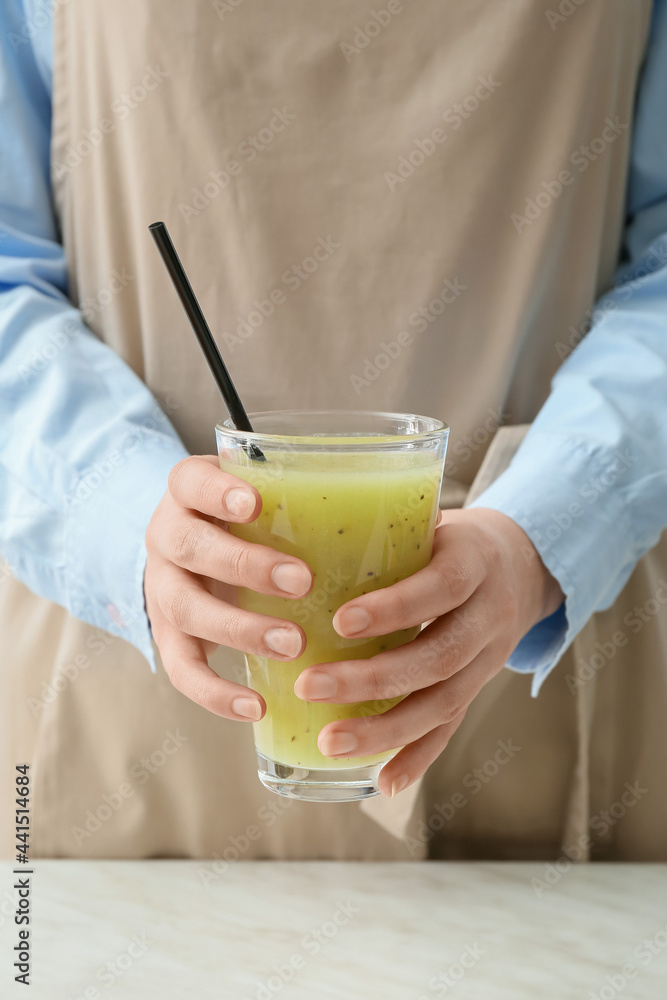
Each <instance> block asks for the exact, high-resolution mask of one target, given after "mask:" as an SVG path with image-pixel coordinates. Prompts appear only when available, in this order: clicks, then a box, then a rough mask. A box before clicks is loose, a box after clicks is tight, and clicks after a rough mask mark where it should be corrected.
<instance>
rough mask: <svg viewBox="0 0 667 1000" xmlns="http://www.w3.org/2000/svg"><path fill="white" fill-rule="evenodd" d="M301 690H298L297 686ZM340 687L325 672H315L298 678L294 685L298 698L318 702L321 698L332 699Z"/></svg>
mask: <svg viewBox="0 0 667 1000" xmlns="http://www.w3.org/2000/svg"><path fill="white" fill-rule="evenodd" d="M297 684H298V686H299V690H298V691H297V690H296V686H297ZM337 687H338V685H337V684H336V681H335V680H334V678H333V677H332V676H331V674H328V673H326V671H324V670H313V672H312V673H310V674H306V676H305V677H303V675H302V676H301V677H298V678H297V681H296V684H295V685H294V692H295V694H296V695H297V697H298V698H302V699H303V700H304V701H317V700H318V699H320V698H331V697H333V695H335V693H336V689H337Z"/></svg>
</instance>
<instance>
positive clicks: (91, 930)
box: [0, 861, 667, 1000]
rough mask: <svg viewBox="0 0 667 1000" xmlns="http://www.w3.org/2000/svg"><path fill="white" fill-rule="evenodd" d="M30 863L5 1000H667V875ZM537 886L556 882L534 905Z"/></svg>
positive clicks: (4, 952)
mask: <svg viewBox="0 0 667 1000" xmlns="http://www.w3.org/2000/svg"><path fill="white" fill-rule="evenodd" d="M34 870H35V874H34V876H33V886H32V917H33V923H32V925H31V927H32V941H31V948H32V952H33V961H32V985H31V986H30V987H25V986H20V985H16V984H14V983H13V978H12V977H13V972H12V971H11V963H12V961H13V958H12V957H11V955H12V947H13V945H14V944H15V943H16V931H17V928H16V927H15V925H14V923H13V917H7V916H5V914H6V913H7V912H8V911H9V910H10V909H11V908H12V906H13V905H14V904H13V899H14V897H13V894H12V889H11V887H12V883H13V878H14V876H13V875H12V867H11V865H10V864H4V865H0V879H1V880H2V881H1V882H0V900H2V901H3V902H2V905H1V906H0V911H1V912H2V917H1V918H0V919H1V920H2V923H1V924H0V969H1V973H0V977H1V978H0V996H1V997H2V998H3V1000H4V998H13V997H15V996H16V997H25V998H30V1000H69V998H72V1000H75V998H84V997H85V998H86V1000H106V998H110V1000H113V998H116V997H132V998H136V1000H154V998H155V1000H157V998H159V1000H181V998H188V1000H190V998H192V1000H246V998H247V1000H273V998H274V997H279V998H280V1000H319V998H323V1000H326V998H345V1000H357V998H359V1000H361V998H364V1000H366V998H372V1000H399V998H400V1000H420V998H422V1000H423V998H428V1000H435V998H437V997H443V996H444V997H450V996H452V997H460V998H461V1000H524V998H525V1000H529V998H530V1000H534V998H537V997H539V998H546V1000H567V998H570V997H572V998H577V1000H579V998H580V1000H591V998H592V997H595V998H599V1000H612V998H615V997H616V996H620V997H622V998H623V1000H626V998H627V1000H664V998H665V997H667V866H658V865H601V864H600V865H588V866H579V867H575V868H572V869H571V870H569V871H566V872H565V873H564V874H562V875H560V874H559V873H558V872H557V871H556V870H555V868H550V869H549V874H548V877H547V878H545V875H546V873H547V866H546V865H544V864H451V863H439V862H431V863H413V864H372V863H371V864H337V863H313V862H309V863H277V862H239V863H237V864H232V865H229V866H227V868H226V870H225V871H221V872H218V873H216V872H215V871H214V868H213V863H211V862H202V863H199V862H189V861H137V862H114V861H108V862H107V861H101V862H87V861H78V862H77V861H37V862H35V864H34ZM532 879H539V880H540V881H541V882H542V883H543V884H544V885H545V886H549V887H548V888H546V889H544V890H542V891H541V894H538V891H536V888H535V885H534V884H532V882H531V880H532ZM550 881H551V882H554V884H552V885H550V884H549V883H550ZM537 888H538V890H539V886H538V887H537ZM643 942H645V943H643ZM629 963H632V969H630V970H629V969H628V964H629ZM624 966H625V967H626V968H625V971H624ZM629 972H631V973H632V974H631V975H628V973H629ZM614 977H615V978H614ZM623 979H624V980H625V983H623V982H622V980H623ZM86 991H87V992H86Z"/></svg>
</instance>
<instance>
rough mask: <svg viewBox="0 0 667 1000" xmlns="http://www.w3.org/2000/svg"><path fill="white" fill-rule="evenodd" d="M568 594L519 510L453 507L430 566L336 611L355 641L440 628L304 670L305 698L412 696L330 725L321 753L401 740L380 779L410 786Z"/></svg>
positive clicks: (376, 747)
mask: <svg viewBox="0 0 667 1000" xmlns="http://www.w3.org/2000/svg"><path fill="white" fill-rule="evenodd" d="M563 599H564V598H563V593H562V591H561V589H560V586H559V584H558V583H557V581H556V580H555V579H554V578H553V577H552V576H551V574H550V573H549V571H548V570H547V569H546V567H545V566H544V564H543V562H542V560H541V559H540V556H539V553H538V551H537V549H536V548H535V546H534V545H533V543H532V542H531V541H530V539H529V538H528V536H527V535H526V533H525V532H524V531H523V530H522V529H521V528H520V527H519V526H518V524H516V522H515V521H513V520H512V519H511V518H509V517H507V516H506V515H505V514H501V513H499V512H498V511H494V510H489V509H485V508H473V509H471V510H447V511H442V512H441V519H440V523H439V525H438V527H437V528H436V532H435V540H434V544H433V555H432V558H431V562H430V563H429V565H428V566H426V567H425V568H424V569H422V570H419V572H417V573H415V574H414V575H413V576H410V577H408V578H407V579H405V580H401V581H400V582H399V583H396V584H394V585H393V586H391V587H386V588H384V589H382V590H376V591H373V592H372V593H370V594H366V595H365V596H364V597H358V598H355V599H354V600H353V601H350V602H349V603H348V604H344V605H343V606H342V607H341V608H339V609H338V611H337V612H336V614H335V616H334V619H333V625H334V628H335V629H336V631H337V632H338V634H339V635H341V636H343V637H346V638H352V637H354V638H355V639H357V638H366V637H369V638H370V637H371V636H379V635H387V634H388V633H390V632H394V631H396V630H398V629H404V628H410V627H411V626H415V625H421V624H423V623H424V622H430V624H429V625H428V626H427V627H426V628H425V629H423V630H422V631H421V632H420V633H419V635H418V636H417V638H415V639H414V640H413V641H412V642H409V643H406V644H405V645H404V646H399V647H398V648H396V649H392V650H389V651H387V652H383V653H379V654H378V655H377V656H373V657H371V658H370V659H368V660H359V659H357V660H343V661H341V662H338V663H323V664H318V665H315V666H312V667H308V668H307V669H306V670H304V671H303V672H302V673H301V674H300V675H299V677H298V678H297V680H296V683H295V685H294V690H295V693H296V694H297V695H298V696H299V698H303V699H304V700H305V701H317V702H332V703H338V704H342V703H348V702H358V701H371V702H372V701H378V702H380V703H382V702H384V701H385V700H387V699H391V698H395V697H397V696H399V695H407V697H405V698H404V699H403V700H402V701H401V702H400V703H399V704H398V705H395V706H394V707H393V708H390V709H389V710H388V711H386V712H384V714H381V715H373V716H366V717H364V718H359V719H345V720H341V721H340V722H332V723H329V724H328V725H327V726H325V727H324V728H323V729H322V731H321V732H320V735H319V738H318V745H319V748H320V751H321V752H322V753H323V754H324V755H325V756H327V757H336V758H345V757H366V756H371V755H373V754H379V753H383V752H385V751H387V750H392V749H393V748H394V747H402V749H401V750H400V751H399V753H397V754H396V755H395V756H394V757H393V758H392V759H391V760H390V761H389V762H388V763H387V764H386V765H385V766H384V768H383V769H382V771H381V773H380V779H379V787H380V791H381V792H382V793H383V794H384V795H395V794H396V793H397V792H400V791H402V790H403V789H404V788H407V786H408V785H409V784H411V783H412V782H413V781H415V780H416V779H417V778H418V777H419V776H420V775H422V774H423V773H424V772H425V771H426V769H427V767H428V766H429V765H430V764H431V763H432V762H433V761H434V760H435V759H436V757H438V756H439V754H440V753H442V751H443V750H444V749H445V747H446V746H447V744H448V742H449V740H450V739H451V737H452V735H453V733H454V732H455V731H456V729H457V728H458V727H459V725H460V724H461V722H462V720H463V717H464V715H465V713H466V710H467V708H468V706H469V705H470V703H471V702H472V700H473V698H474V697H475V696H476V695H477V693H478V692H479V691H480V689H481V688H482V687H483V686H484V684H486V683H487V681H490V680H491V678H492V677H494V676H495V675H496V674H497V673H498V672H499V671H500V670H501V669H502V668H503V666H504V665H505V663H506V661H507V658H508V656H509V655H510V653H511V652H512V650H513V649H514V648H515V647H516V645H517V643H518V642H519V640H520V639H521V638H522V637H523V636H524V635H525V634H526V633H527V632H528V631H529V630H530V629H531V628H532V627H533V625H535V624H536V623H537V622H538V621H541V620H542V619H543V618H546V617H547V616H548V615H550V614H552V613H553V612H554V611H556V610H557V609H558V608H559V607H560V605H561V603H562V601H563ZM432 619H433V620H432ZM377 707H378V711H379V712H382V711H383V706H382V704H379V705H378V706H377Z"/></svg>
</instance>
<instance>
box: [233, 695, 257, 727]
mask: <svg viewBox="0 0 667 1000" xmlns="http://www.w3.org/2000/svg"><path fill="white" fill-rule="evenodd" d="M232 711H233V712H234V714H235V715H240V716H241V718H243V719H251V720H252V721H253V722H257V721H258V720H259V719H260V718H261V717H262V706H261V705H260V703H259V702H258V701H257V700H256V699H255V698H243V697H241V698H234V701H233V702H232Z"/></svg>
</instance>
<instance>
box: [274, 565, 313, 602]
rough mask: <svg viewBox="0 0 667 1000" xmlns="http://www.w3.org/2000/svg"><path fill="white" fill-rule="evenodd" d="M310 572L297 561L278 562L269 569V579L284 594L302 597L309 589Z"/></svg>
mask: <svg viewBox="0 0 667 1000" xmlns="http://www.w3.org/2000/svg"><path fill="white" fill-rule="evenodd" d="M310 579H311V578H310V573H309V572H308V570H307V569H306V567H305V566H299V565H298V564H297V563H278V565H277V566H274V567H273V569H272V571H271V580H272V581H273V583H274V584H275V586H276V587H277V588H278V590H282V592H283V593H284V594H289V595H290V597H303V596H304V594H307V593H308V591H309V590H310Z"/></svg>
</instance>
